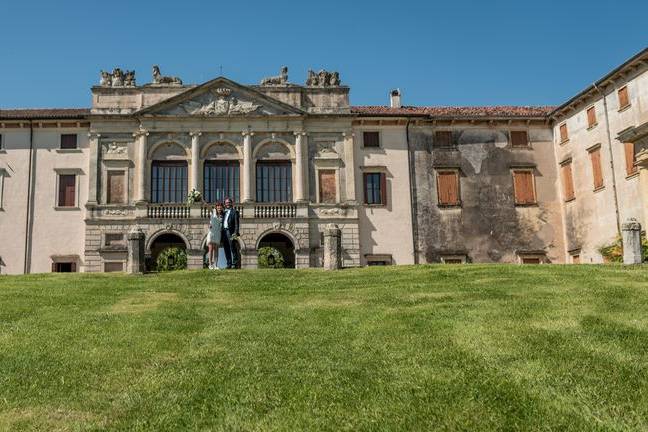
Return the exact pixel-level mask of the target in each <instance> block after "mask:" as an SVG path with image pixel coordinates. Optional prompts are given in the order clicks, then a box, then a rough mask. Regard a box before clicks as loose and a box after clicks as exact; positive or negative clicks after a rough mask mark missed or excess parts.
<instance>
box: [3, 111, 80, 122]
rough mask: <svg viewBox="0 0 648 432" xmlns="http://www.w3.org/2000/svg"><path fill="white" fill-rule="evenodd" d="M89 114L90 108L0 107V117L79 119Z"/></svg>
mask: <svg viewBox="0 0 648 432" xmlns="http://www.w3.org/2000/svg"><path fill="white" fill-rule="evenodd" d="M88 115H90V109H89V108H29V109H0V119H16V120H30V119H78V118H84V117H87V116H88Z"/></svg>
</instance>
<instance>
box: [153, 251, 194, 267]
mask: <svg viewBox="0 0 648 432" xmlns="http://www.w3.org/2000/svg"><path fill="white" fill-rule="evenodd" d="M186 268H187V252H186V251H185V250H184V249H180V248H178V247H168V248H166V249H164V250H163V251H162V252H160V255H158V257H157V261H156V262H155V269H156V270H157V271H173V270H183V269H186Z"/></svg>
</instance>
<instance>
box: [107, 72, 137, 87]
mask: <svg viewBox="0 0 648 432" xmlns="http://www.w3.org/2000/svg"><path fill="white" fill-rule="evenodd" d="M100 74H101V79H100V80H99V85H100V86H101V87H135V71H129V70H127V71H126V72H125V73H124V71H122V70H121V69H120V68H115V69H113V71H112V73H111V72H107V71H104V70H102V71H100Z"/></svg>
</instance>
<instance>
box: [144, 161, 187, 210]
mask: <svg viewBox="0 0 648 432" xmlns="http://www.w3.org/2000/svg"><path fill="white" fill-rule="evenodd" d="M187 192H188V190H187V163H186V162H184V161H179V162H162V161H154V162H153V164H152V167H151V202H153V203H182V202H184V201H185V200H186V198H187V196H186V195H187Z"/></svg>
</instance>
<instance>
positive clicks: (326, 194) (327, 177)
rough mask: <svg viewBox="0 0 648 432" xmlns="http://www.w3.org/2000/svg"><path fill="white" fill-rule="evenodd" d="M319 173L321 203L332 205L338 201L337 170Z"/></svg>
mask: <svg viewBox="0 0 648 432" xmlns="http://www.w3.org/2000/svg"><path fill="white" fill-rule="evenodd" d="M318 173H319V202H321V203H327V204H332V203H335V202H336V201H337V185H336V182H335V170H320V171H318Z"/></svg>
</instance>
